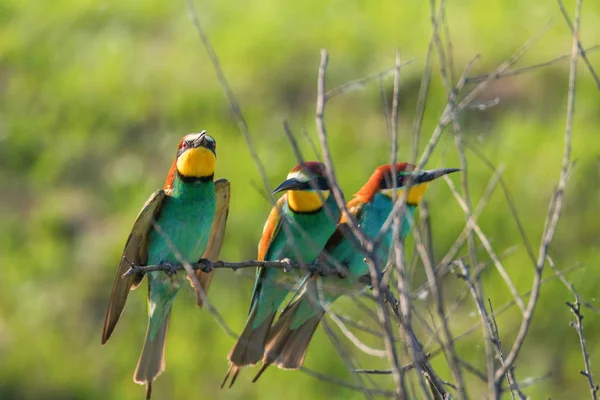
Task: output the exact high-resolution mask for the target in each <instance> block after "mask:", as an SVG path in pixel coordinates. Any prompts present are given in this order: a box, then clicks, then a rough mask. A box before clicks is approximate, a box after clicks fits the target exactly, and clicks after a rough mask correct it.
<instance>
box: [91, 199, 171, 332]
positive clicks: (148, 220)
mask: <svg viewBox="0 0 600 400" xmlns="http://www.w3.org/2000/svg"><path fill="white" fill-rule="evenodd" d="M165 196H166V193H165V191H164V190H162V189H160V190H157V191H156V192H154V193H152V195H151V196H150V197H149V198H148V200H147V201H146V203H145V204H144V206H143V207H142V210H141V211H140V213H139V214H138V216H137V218H136V220H135V222H134V223H133V228H131V233H130V234H129V238H127V243H126V244H125V249H124V250H123V257H121V262H120V263H119V267H118V268H117V274H116V276H115V280H114V282H113V287H112V293H111V295H110V301H109V304H108V310H107V311H106V318H105V319H104V330H103V331H102V344H104V343H106V341H107V340H108V338H109V337H110V335H111V334H112V332H113V330H114V329H115V326H116V325H117V322H118V321H119V317H120V316H121V313H122V312H123V309H124V308H125V303H126V302H127V296H128V295H129V291H130V290H132V289H135V288H136V287H138V286H139V284H140V283H141V282H142V279H143V278H144V276H143V275H132V276H129V277H127V278H122V275H123V274H124V273H125V272H127V270H129V265H130V263H132V264H134V265H146V263H147V262H148V247H147V245H148V235H149V233H150V229H151V228H152V221H155V220H156V218H158V214H159V213H160V210H161V208H162V204H163V201H164V199H165Z"/></svg>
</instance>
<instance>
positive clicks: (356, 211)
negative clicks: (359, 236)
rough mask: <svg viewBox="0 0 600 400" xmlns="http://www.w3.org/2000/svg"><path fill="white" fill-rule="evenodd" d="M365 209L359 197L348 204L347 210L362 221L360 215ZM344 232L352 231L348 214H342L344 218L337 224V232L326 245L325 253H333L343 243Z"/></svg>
mask: <svg viewBox="0 0 600 400" xmlns="http://www.w3.org/2000/svg"><path fill="white" fill-rule="evenodd" d="M364 207H365V203H364V202H362V201H361V200H360V199H359V198H358V197H355V198H353V199H352V200H350V201H349V202H348V203H347V204H346V208H347V209H348V212H350V214H352V215H353V216H354V218H355V219H360V215H361V214H362V212H363V209H364ZM344 231H346V232H349V231H350V224H349V221H348V216H347V215H346V213H343V214H342V218H341V219H340V222H339V223H338V224H337V227H336V229H335V232H333V235H331V237H330V238H329V240H327V244H325V248H324V251H326V252H328V253H331V251H332V250H333V249H334V248H335V247H336V246H337V245H338V244H339V243H340V242H341V241H342V239H343V238H344Z"/></svg>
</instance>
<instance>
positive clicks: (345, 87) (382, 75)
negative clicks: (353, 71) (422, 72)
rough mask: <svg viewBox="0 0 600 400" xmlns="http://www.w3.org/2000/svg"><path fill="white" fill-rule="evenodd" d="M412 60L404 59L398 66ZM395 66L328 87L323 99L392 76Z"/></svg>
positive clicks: (329, 98)
mask: <svg viewBox="0 0 600 400" xmlns="http://www.w3.org/2000/svg"><path fill="white" fill-rule="evenodd" d="M413 61H414V59H410V60H408V61H404V62H403V63H402V64H400V66H401V67H404V66H406V65H408V64H411V63H412V62H413ZM396 68H397V66H395V67H392V68H388V69H386V70H385V71H381V72H378V73H376V74H373V75H369V76H366V77H364V78H360V79H355V80H353V81H350V82H346V83H344V84H342V85H340V86H337V87H334V88H333V89H329V90H328V91H327V92H325V100H331V99H332V98H333V97H336V96H339V95H341V94H344V93H347V92H351V91H353V90H359V89H362V88H364V87H365V86H366V84H367V83H369V82H371V81H374V80H377V79H384V78H387V77H388V76H392V75H394V73H395V71H396Z"/></svg>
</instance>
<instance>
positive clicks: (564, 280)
mask: <svg viewBox="0 0 600 400" xmlns="http://www.w3.org/2000/svg"><path fill="white" fill-rule="evenodd" d="M546 259H547V261H548V265H549V266H550V268H552V271H554V273H555V274H556V276H557V277H558V279H560V281H561V282H562V283H563V284H564V285H565V286H566V287H567V289H569V291H570V292H571V293H573V295H575V297H577V300H579V302H580V303H581V304H583V306H584V307H585V308H588V309H590V310H592V311H593V312H595V313H596V314H600V309H598V307H596V306H594V305H593V304H592V303H590V302H589V301H587V300H586V299H584V298H583V296H581V294H579V292H578V291H577V289H575V286H573V284H572V283H571V282H569V281H568V280H567V278H566V277H565V275H564V274H563V273H562V272H561V271H560V270H559V269H558V268H556V266H555V265H554V260H552V257H550V256H548V257H547V258H546Z"/></svg>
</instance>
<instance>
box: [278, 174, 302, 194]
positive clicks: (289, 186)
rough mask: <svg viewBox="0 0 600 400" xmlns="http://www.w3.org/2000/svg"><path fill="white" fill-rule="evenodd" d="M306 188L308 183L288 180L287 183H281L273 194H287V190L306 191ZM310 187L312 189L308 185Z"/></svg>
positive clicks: (293, 179)
mask: <svg viewBox="0 0 600 400" xmlns="http://www.w3.org/2000/svg"><path fill="white" fill-rule="evenodd" d="M306 186H307V183H306V182H300V181H299V180H297V179H295V178H292V179H286V180H285V181H283V182H281V183H280V184H279V186H277V187H276V188H275V190H273V194H275V193H279V192H285V191H286V190H306ZM308 187H309V188H310V185H308Z"/></svg>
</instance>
